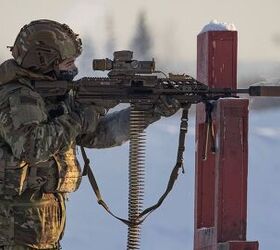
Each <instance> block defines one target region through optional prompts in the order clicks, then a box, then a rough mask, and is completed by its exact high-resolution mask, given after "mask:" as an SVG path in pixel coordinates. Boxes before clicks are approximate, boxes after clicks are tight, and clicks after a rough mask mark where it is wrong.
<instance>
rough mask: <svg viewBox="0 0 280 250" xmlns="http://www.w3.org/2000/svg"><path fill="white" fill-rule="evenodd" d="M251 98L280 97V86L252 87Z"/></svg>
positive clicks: (250, 89)
mask: <svg viewBox="0 0 280 250" xmlns="http://www.w3.org/2000/svg"><path fill="white" fill-rule="evenodd" d="M249 95H250V96H271V97H273V96H274V97H280V86H251V87H249Z"/></svg>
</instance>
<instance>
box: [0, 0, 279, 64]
mask: <svg viewBox="0 0 280 250" xmlns="http://www.w3.org/2000/svg"><path fill="white" fill-rule="evenodd" d="M0 1H1V5H0V25H1V33H0V57H2V58H8V57H9V51H8V50H7V49H5V46H6V45H12V44H13V42H14V39H15V36H16V35H17V33H18V31H19V29H20V27H21V26H23V25H24V24H26V23H29V22H30V21H31V20H34V19H38V18H49V19H55V20H58V21H60V22H66V23H67V24H69V26H70V27H72V28H73V29H74V31H75V32H77V33H80V34H81V36H82V38H83V37H91V38H92V39H93V41H94V46H95V48H96V49H97V52H96V53H97V55H98V56H103V55H104V51H103V48H104V46H103V45H104V42H105V38H106V19H108V16H111V18H113V28H114V29H115V37H116V43H117V48H116V49H125V48H127V46H128V44H129V39H130V38H131V36H132V34H133V31H134V28H135V24H136V17H137V14H138V13H139V11H140V10H144V11H146V13H147V23H148V24H149V26H150V29H151V32H153V34H154V36H153V39H154V53H155V54H156V55H158V56H162V57H164V58H168V55H170V54H172V57H173V58H178V60H195V57H196V36H197V34H198V33H199V32H200V30H201V29H202V27H203V26H204V25H205V24H207V23H208V22H209V21H211V20H213V19H217V20H218V21H221V22H229V23H234V24H235V26H236V27H237V30H238V31H239V60H242V61H266V60H268V61H277V62H280V41H279V40H280V26H279V24H280V15H279V9H280V1H279V0H266V1H254V0H246V1H244V0H234V1H232V0H231V1H229V0H212V1H202V0H188V1H186V0H172V1H170V0H141V1H136V0H133V1H131V0H121V1H117V0H103V1H101V0H80V1H76V0H59V1H57V0H48V1H42V0H41V1H40V0H26V1H22V0H0Z"/></svg>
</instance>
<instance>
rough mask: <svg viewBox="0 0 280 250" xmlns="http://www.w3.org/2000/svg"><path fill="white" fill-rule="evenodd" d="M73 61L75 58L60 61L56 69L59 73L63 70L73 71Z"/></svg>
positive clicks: (74, 66)
mask: <svg viewBox="0 0 280 250" xmlns="http://www.w3.org/2000/svg"><path fill="white" fill-rule="evenodd" d="M75 61H76V58H75V57H72V58H67V59H65V60H64V61H62V62H61V63H60V64H58V69H59V70H60V71H62V70H65V71H68V70H73V69H75V68H76V65H75Z"/></svg>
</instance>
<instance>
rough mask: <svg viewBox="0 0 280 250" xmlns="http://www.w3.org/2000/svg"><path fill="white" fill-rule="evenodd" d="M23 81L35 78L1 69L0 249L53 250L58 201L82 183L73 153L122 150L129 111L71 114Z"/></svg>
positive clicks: (59, 221)
mask: <svg viewBox="0 0 280 250" xmlns="http://www.w3.org/2000/svg"><path fill="white" fill-rule="evenodd" d="M16 72H17V73H16ZM26 77H28V78H29V79H33V78H34V77H35V78H36V79H40V74H36V75H34V73H30V75H29V76H28V70H25V69H24V70H23V69H22V68H20V67H19V66H16V63H14V62H12V61H11V60H9V61H6V62H4V63H3V64H2V65H1V66H0V82H1V84H0V96H1V98H0V224H1V227H0V246H6V247H5V248H4V249H28V248H27V247H31V248H30V249H32V248H36V249H53V248H56V247H57V244H58V242H59V239H60V238H61V235H62V232H63V229H64V226H65V206H64V200H65V197H64V194H66V193H68V192H73V191H75V190H76V189H77V188H78V187H79V184H80V181H81V169H80V166H79V163H78V161H77V159H76V149H75V147H76V145H82V146H86V147H93V148H105V147H112V146H116V145H120V144H122V143H123V142H125V141H126V140H128V138H129V133H128V131H129V122H128V121H129V113H130V111H129V109H125V110H122V111H119V112H115V113H112V114H110V115H105V113H106V111H105V110H104V109H103V108H102V107H100V106H94V105H89V106H88V107H82V106H80V111H79V112H78V113H77V111H75V112H73V111H71V107H69V103H68V102H60V103H54V102H53V101H52V100H44V99H42V97H41V96H40V95H39V94H38V93H36V92H35V91H34V90H33V89H32V86H31V84H30V82H29V80H28V79H27V78H26ZM41 77H42V79H45V76H43V75H42V76H41ZM61 107H64V108H63V109H62V112H61ZM54 110H60V111H59V112H56V115H55V116H53V114H52V113H53V111H54ZM157 119H158V118H157ZM154 120H155V119H153V120H151V121H150V122H152V121H154ZM12 245H17V247H16V246H14V247H13V248H11V246H12ZM21 246H22V247H23V246H25V247H24V248H22V247H21ZM0 249H1V248H0Z"/></svg>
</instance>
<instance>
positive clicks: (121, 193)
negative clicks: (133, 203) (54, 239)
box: [63, 110, 280, 250]
mask: <svg viewBox="0 0 280 250" xmlns="http://www.w3.org/2000/svg"><path fill="white" fill-rule="evenodd" d="M279 114H280V110H265V111H262V112H251V115H250V137H249V140H250V142H249V145H250V156H249V164H250V165H249V193H248V200H249V203H248V240H259V242H260V249H263V250H267V249H269V250H278V249H279V247H280V244H279V239H278V238H279V236H280V234H279V230H278V225H279V224H280V215H279V210H280V193H279V191H278V190H279V188H280V184H279V180H280V164H279V159H278V155H279V153H280V115H279ZM194 125H195V124H194V117H192V118H191V120H190V132H189V134H188V139H187V149H186V153H185V168H186V170H187V173H186V174H185V175H181V176H180V177H179V180H178V182H177V183H176V185H175V187H174V191H173V192H172V193H171V195H170V196H169V197H168V198H167V199H166V201H165V202H164V204H163V205H162V207H161V208H159V209H158V210H157V211H156V212H155V213H154V214H152V215H151V217H150V218H148V219H147V221H146V222H145V223H144V225H143V228H142V247H141V250H151V249H152V250H170V249H174V250H190V249H192V245H193V213H194V212H193V206H194ZM178 127H179V117H175V118H171V119H162V120H161V121H160V122H158V123H157V124H154V125H152V126H151V127H150V128H149V129H148V132H147V134H148V142H147V160H146V196H145V204H146V206H148V205H151V204H153V203H154V202H155V201H156V200H157V199H158V197H159V196H160V195H161V194H162V192H163V191H164V189H165V186H166V183H167V180H168V178H169V174H170V171H171V168H172V167H173V164H174V162H175V157H176V150H177V137H178ZM89 154H90V156H91V159H92V163H93V165H94V169H95V170H94V171H95V173H96V177H97V179H98V181H99V185H100V189H101V190H102V193H103V196H104V198H105V200H106V201H107V202H108V203H109V204H110V206H111V208H112V210H113V211H116V213H117V214H119V215H121V216H123V217H126V215H127V193H128V173H127V172H128V171H127V166H128V159H127V158H128V144H127V143H126V144H125V145H124V146H122V147H118V148H114V149H106V150H92V151H89ZM146 206H145V207H146ZM126 234H127V230H126V227H125V226H124V225H122V224H121V223H119V222H118V221H116V220H114V219H113V218H112V217H110V216H109V215H107V213H106V212H105V211H104V210H103V209H102V208H101V207H99V206H98V205H97V203H96V201H95V197H94V195H93V192H92V190H91V188H90V186H89V184H88V180H87V179H84V181H83V183H82V186H81V188H80V190H79V191H77V192H76V193H74V194H72V195H71V197H70V200H69V202H68V220H67V229H66V232H65V237H64V240H63V247H64V249H67V250H76V249H82V250H83V249H98V250H116V249H126Z"/></svg>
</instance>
